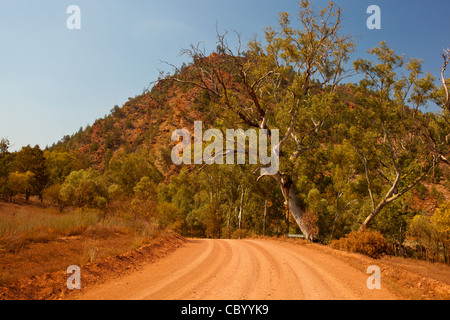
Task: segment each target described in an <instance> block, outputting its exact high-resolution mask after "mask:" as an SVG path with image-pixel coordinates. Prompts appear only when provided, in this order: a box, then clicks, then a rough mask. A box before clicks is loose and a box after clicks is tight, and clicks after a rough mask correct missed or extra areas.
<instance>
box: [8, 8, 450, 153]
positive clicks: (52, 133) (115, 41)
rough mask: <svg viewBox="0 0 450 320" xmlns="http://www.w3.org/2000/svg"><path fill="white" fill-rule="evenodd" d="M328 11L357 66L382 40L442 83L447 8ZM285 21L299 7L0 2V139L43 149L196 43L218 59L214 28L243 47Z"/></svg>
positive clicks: (137, 89)
mask: <svg viewBox="0 0 450 320" xmlns="http://www.w3.org/2000/svg"><path fill="white" fill-rule="evenodd" d="M334 2H335V3H336V4H337V5H339V6H341V7H342V8H343V9H344V17H345V21H344V30H345V32H346V33H348V34H351V35H352V36H353V37H354V38H355V40H356V41H357V48H356V52H355V53H354V56H353V58H357V57H360V56H363V55H364V54H365V52H366V51H367V50H368V49H370V48H373V47H374V46H376V45H377V44H378V43H379V42H380V41H382V40H386V41H387V43H388V44H389V45H390V46H391V47H392V48H393V49H394V51H396V53H398V54H405V55H406V56H408V57H414V58H420V59H423V60H424V71H425V72H426V71H430V72H432V73H433V75H435V76H436V77H438V76H439V69H440V67H441V65H442V58H441V56H440V54H441V52H442V50H443V49H444V48H447V47H450V20H449V18H448V17H449V14H450V1H448V0H428V1H418V0H395V1H393V0H370V1H367V0H335V1H334ZM312 3H313V4H314V5H316V6H320V5H324V4H326V1H319V0H316V1H314V0H313V1H312ZM70 5H77V6H79V8H80V10H81V14H80V17H81V29H79V30H69V29H68V28H67V26H66V20H67V18H69V16H70V14H68V13H66V10H67V8H68V7H69V6H70ZM370 5H378V6H379V7H380V9H381V30H369V29H368V28H367V27H366V20H367V19H368V17H369V16H370V14H367V13H366V10H367V7H368V6H370ZM283 11H287V12H291V13H293V14H295V13H296V12H297V11H298V2H297V1H296V0H278V1H268V0H227V1H224V0H222V1H219V0H164V1H162V0H159V1H149V0H145V1H144V0H129V1H125V0H122V1H119V0H89V1H87V0H70V1H66V0H27V1H24V0H15V1H10V0H8V1H5V0H0V138H2V137H4V138H8V139H9V141H10V142H11V144H12V148H11V150H18V149H20V148H21V147H22V146H24V145H28V144H31V145H32V146H34V145H35V144H39V145H40V146H41V147H42V148H45V146H46V145H51V144H52V143H54V142H57V141H58V140H59V139H61V138H62V137H63V136H64V135H67V134H69V135H70V134H72V133H74V132H76V131H78V129H79V128H80V127H85V126H86V125H87V124H92V123H93V122H94V121H95V119H97V118H101V117H103V116H104V115H105V114H107V113H109V111H110V110H111V109H112V108H113V107H114V105H116V104H117V105H119V106H122V105H123V103H125V102H126V101H127V100H128V97H134V96H135V95H137V94H141V93H142V91H143V89H144V88H146V87H147V86H148V85H149V83H150V82H151V81H154V80H156V79H157V77H158V75H159V70H165V71H168V70H169V68H168V67H167V66H165V65H164V64H162V63H161V60H164V61H168V62H170V63H173V64H176V65H181V63H182V62H183V61H188V58H187V57H179V52H180V50H181V49H182V48H186V47H188V46H189V45H190V44H192V43H193V44H196V43H198V42H202V43H203V44H204V46H205V48H206V49H207V51H208V52H210V51H212V50H214V49H215V47H216V40H215V34H216V23H217V25H218V28H219V31H225V30H235V31H238V32H240V33H241V34H242V38H243V40H244V41H245V42H246V41H248V40H250V39H251V38H252V37H253V36H254V35H259V36H262V35H263V31H264V29H265V27H266V26H267V25H272V26H274V27H276V26H277V20H278V12H283ZM447 76H450V70H449V71H448V75H447Z"/></svg>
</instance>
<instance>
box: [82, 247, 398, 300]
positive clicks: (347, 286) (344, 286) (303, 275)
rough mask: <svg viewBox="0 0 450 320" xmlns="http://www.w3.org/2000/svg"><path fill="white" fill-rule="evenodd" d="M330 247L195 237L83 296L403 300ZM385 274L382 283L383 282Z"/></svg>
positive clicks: (86, 297) (109, 297) (166, 298)
mask: <svg viewBox="0 0 450 320" xmlns="http://www.w3.org/2000/svg"><path fill="white" fill-rule="evenodd" d="M368 277H369V275H368V274H365V273H363V272H361V271H359V270H357V269H355V268H353V267H351V266H350V265H348V264H346V263H345V262H343V261H341V260H339V259H337V258H335V257H333V256H332V255H330V254H327V253H325V252H320V251H319V250H314V249H313V248H308V246H301V245H300V246H299V245H294V244H291V243H288V242H282V241H273V240H259V239H258V240H191V241H189V243H187V244H186V245H184V246H183V247H181V248H179V249H177V250H176V251H175V252H173V253H171V254H169V255H168V256H166V257H164V258H162V259H161V260H159V261H157V262H155V263H151V264H148V265H145V266H143V267H142V268H141V269H140V270H138V271H136V272H134V273H132V274H128V275H125V276H123V277H120V278H118V279H115V280H111V281H109V282H106V283H103V284H101V285H98V286H95V287H92V288H89V289H87V291H85V292H83V293H82V294H81V295H80V296H78V297H77V298H78V299H89V300H90V299H92V300H95V299H118V300H123V299H126V300H134V299H152V300H185V299H189V300H201V299H206V300H241V299H245V300H251V299H255V300H264V299H268V300H278V299H283V300H300V299H308V300H313V299H327V300H328V299H340V300H342V299H397V298H396V297H395V296H394V295H393V294H392V293H390V292H389V291H387V289H386V288H383V285H382V286H381V289H380V290H369V289H368V288H367V284H366V283H367V279H368ZM382 280H383V279H381V283H382Z"/></svg>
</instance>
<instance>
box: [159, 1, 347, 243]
mask: <svg viewBox="0 0 450 320" xmlns="http://www.w3.org/2000/svg"><path fill="white" fill-rule="evenodd" d="M299 5H300V9H299V12H298V13H297V15H295V16H293V15H291V14H289V13H280V14H279V30H275V29H273V28H272V27H270V26H269V27H267V29H266V30H265V38H264V41H261V40H258V39H256V38H255V39H254V40H252V41H250V42H249V43H248V45H247V46H245V50H244V47H243V45H242V43H241V38H240V35H239V34H237V42H238V44H237V46H236V48H235V49H233V48H232V47H231V45H229V43H228V37H227V36H228V34H227V33H225V34H223V35H221V34H218V35H217V42H218V47H219V48H220V50H219V52H218V53H215V54H212V55H209V56H208V55H207V54H206V53H205V50H204V49H201V48H200V46H191V48H190V49H186V50H184V52H183V53H185V54H188V55H189V56H191V57H192V58H193V60H194V63H193V64H192V65H190V66H189V67H188V68H187V72H184V73H181V72H180V71H179V70H176V72H175V73H174V75H173V76H170V77H168V78H166V80H171V81H177V82H180V83H185V84H186V83H187V84H191V85H194V86H195V87H197V88H199V89H201V91H202V92H205V91H206V92H208V94H209V96H210V97H212V112H216V114H217V117H218V119H220V122H221V123H222V124H225V125H226V126H227V127H228V128H233V127H236V126H240V127H244V128H255V129H262V130H266V131H265V132H267V137H268V139H271V137H272V132H273V130H274V129H278V130H279V132H280V134H281V137H280V139H279V142H278V143H277V144H276V147H275V148H272V150H271V151H272V152H276V151H278V152H279V155H280V168H279V170H278V171H277V172H275V173H270V176H272V177H273V178H275V179H276V181H277V182H278V185H279V186H280V188H281V190H282V193H283V196H284V199H285V204H286V205H287V206H288V208H289V211H290V213H291V214H292V215H293V217H294V218H295V221H296V222H297V224H298V226H299V228H300V230H301V231H302V233H303V234H304V235H305V236H306V237H307V238H309V239H312V238H314V237H315V236H316V235H315V234H312V231H311V230H310V229H311V228H310V227H309V226H308V223H306V220H305V212H306V211H305V206H304V203H303V201H302V199H301V198H300V197H299V194H298V191H297V189H296V187H295V180H296V178H297V176H298V175H299V174H301V173H297V172H295V170H294V169H293V167H294V165H293V164H294V163H295V161H296V159H298V158H299V157H304V156H306V155H307V153H308V151H309V150H311V149H313V148H315V147H318V146H319V145H320V144H319V143H320V139H321V138H322V135H321V132H322V128H323V126H324V124H325V123H326V121H327V119H328V118H329V117H330V115H331V114H332V108H333V100H334V99H335V90H336V88H337V86H338V84H339V82H340V81H341V80H342V79H343V78H344V77H345V75H346V71H345V69H344V66H345V64H346V63H347V62H348V60H349V58H350V55H351V53H352V52H353V49H354V43H353V42H352V40H351V38H350V37H349V36H347V35H344V34H342V31H341V24H342V13H341V10H340V8H339V7H337V6H335V5H334V4H333V3H331V2H330V3H329V5H328V7H326V8H323V9H320V10H318V11H316V10H315V9H314V8H313V7H312V5H311V4H310V1H306V0H303V1H301V2H300V3H299ZM262 177H263V175H262V176H260V177H259V178H258V180H259V179H261V178H262Z"/></svg>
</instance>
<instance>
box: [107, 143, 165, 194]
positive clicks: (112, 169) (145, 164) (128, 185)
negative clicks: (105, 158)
mask: <svg viewBox="0 0 450 320" xmlns="http://www.w3.org/2000/svg"><path fill="white" fill-rule="evenodd" d="M106 174H107V176H108V177H109V179H110V180H111V182H112V183H115V184H117V185H119V186H120V187H121V188H122V190H123V191H124V192H125V194H127V195H132V194H133V193H134V188H135V187H136V185H137V184H138V183H139V182H140V180H141V179H142V178H143V177H147V178H148V179H150V180H152V181H154V183H156V184H157V183H159V182H160V181H161V180H162V174H161V173H160V172H159V171H158V169H157V168H156V167H155V165H154V164H153V161H152V159H150V155H149V154H148V153H146V152H144V151H142V152H140V153H131V154H125V153H123V152H119V153H117V154H116V155H114V156H113V157H112V158H111V160H110V161H109V166H108V170H107V172H106Z"/></svg>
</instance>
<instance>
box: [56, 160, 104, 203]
mask: <svg viewBox="0 0 450 320" xmlns="http://www.w3.org/2000/svg"><path fill="white" fill-rule="evenodd" d="M60 197H61V200H62V201H64V203H66V204H68V205H71V206H75V207H80V208H82V207H89V208H99V209H103V208H105V206H106V203H107V197H108V190H107V187H106V183H105V180H104V178H103V177H102V175H101V174H100V173H99V172H98V171H96V170H94V169H92V168H89V169H87V170H79V171H72V172H71V173H70V174H69V175H68V176H67V178H66V180H65V181H64V183H63V184H62V186H61V189H60Z"/></svg>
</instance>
